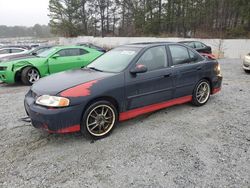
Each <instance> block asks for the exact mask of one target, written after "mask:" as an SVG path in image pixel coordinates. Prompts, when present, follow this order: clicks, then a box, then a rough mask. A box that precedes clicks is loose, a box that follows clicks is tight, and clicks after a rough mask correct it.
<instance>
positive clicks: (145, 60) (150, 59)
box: [136, 46, 167, 71]
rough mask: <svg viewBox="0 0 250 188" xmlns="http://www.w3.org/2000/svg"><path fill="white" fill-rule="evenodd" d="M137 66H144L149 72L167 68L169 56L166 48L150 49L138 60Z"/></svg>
mask: <svg viewBox="0 0 250 188" xmlns="http://www.w3.org/2000/svg"><path fill="white" fill-rule="evenodd" d="M136 64H137V65H144V66H146V67H147V69H148V71H152V70H157V69H161V68H164V67H166V65H167V54H166V48H165V46H157V47H153V48H150V49H148V50H147V51H146V52H145V53H144V54H143V55H142V56H141V57H140V59H139V60H138V62H137V63H136Z"/></svg>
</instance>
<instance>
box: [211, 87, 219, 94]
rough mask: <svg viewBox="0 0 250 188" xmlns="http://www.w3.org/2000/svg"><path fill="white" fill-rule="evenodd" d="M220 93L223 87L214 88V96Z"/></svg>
mask: <svg viewBox="0 0 250 188" xmlns="http://www.w3.org/2000/svg"><path fill="white" fill-rule="evenodd" d="M220 91H221V87H218V88H214V89H213V91H212V94H215V93H218V92H220Z"/></svg>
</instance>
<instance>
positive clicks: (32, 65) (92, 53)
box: [0, 46, 103, 85]
mask: <svg viewBox="0 0 250 188" xmlns="http://www.w3.org/2000/svg"><path fill="white" fill-rule="evenodd" d="M102 54H103V53H102V52H99V51H97V50H94V49H91V48H86V47H81V46H58V47H53V48H51V49H49V50H46V51H44V52H42V53H40V54H38V55H37V56H34V57H29V58H24V59H22V58H20V59H15V60H11V61H7V62H2V63H0V81H2V82H5V83H15V82H17V81H20V80H21V81H22V82H23V83H24V84H25V85H31V84H33V83H34V82H36V81H37V80H38V79H40V78H41V77H44V76H48V75H50V74H53V73H57V72H61V71H65V70H69V69H77V68H81V67H84V66H86V65H88V64H89V63H91V62H92V61H93V60H95V59H96V58H98V57H99V56H101V55H102Z"/></svg>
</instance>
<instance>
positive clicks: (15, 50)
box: [11, 49, 24, 53]
mask: <svg viewBox="0 0 250 188" xmlns="http://www.w3.org/2000/svg"><path fill="white" fill-rule="evenodd" d="M23 51H24V50H21V49H11V53H19V52H23Z"/></svg>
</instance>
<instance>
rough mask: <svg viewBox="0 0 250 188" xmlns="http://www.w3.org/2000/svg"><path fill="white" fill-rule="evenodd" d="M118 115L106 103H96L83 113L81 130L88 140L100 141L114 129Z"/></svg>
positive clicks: (112, 106)
mask: <svg viewBox="0 0 250 188" xmlns="http://www.w3.org/2000/svg"><path fill="white" fill-rule="evenodd" d="M117 119H118V113H117V110H116V108H115V107H114V105H113V104H112V103H110V102H108V101H97V102H95V103H93V104H91V105H90V106H89V107H88V108H87V110H86V111H85V113H84V115H83V119H82V124H81V130H82V132H83V133H84V135H85V136H86V137H88V138H93V139H100V138H103V137H106V136H108V135H109V134H110V133H111V132H112V130H113V129H114V127H115V125H116V122H117Z"/></svg>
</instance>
